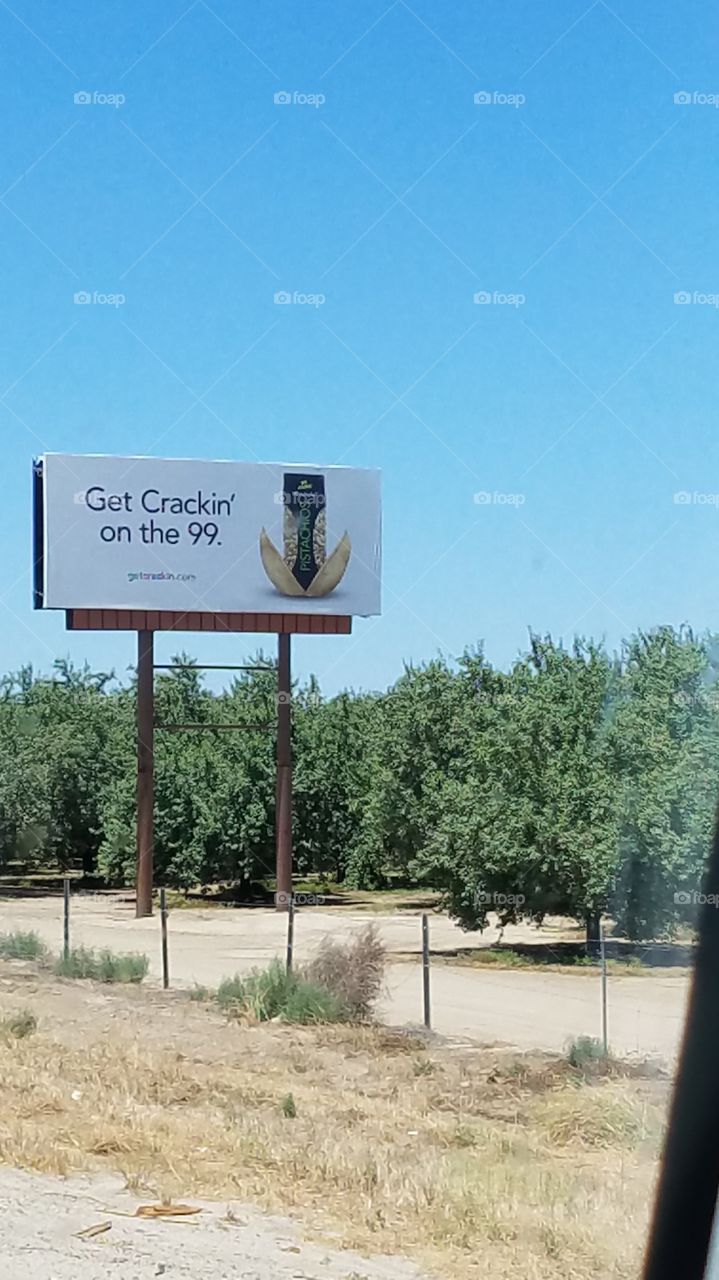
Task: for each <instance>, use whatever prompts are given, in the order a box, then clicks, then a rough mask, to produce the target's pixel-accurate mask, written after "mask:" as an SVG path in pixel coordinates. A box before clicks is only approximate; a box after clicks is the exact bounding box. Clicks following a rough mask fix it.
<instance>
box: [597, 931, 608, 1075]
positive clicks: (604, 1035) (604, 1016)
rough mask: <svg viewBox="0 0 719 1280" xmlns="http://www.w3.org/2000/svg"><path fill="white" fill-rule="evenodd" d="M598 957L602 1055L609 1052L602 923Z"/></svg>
mask: <svg viewBox="0 0 719 1280" xmlns="http://www.w3.org/2000/svg"><path fill="white" fill-rule="evenodd" d="M599 959H600V965H601V980H602V1046H603V1048H604V1056H605V1057H606V1056H607V1054H608V1053H609V1034H608V1030H607V953H606V950H605V947H604V925H603V924H602V923H600V925H599Z"/></svg>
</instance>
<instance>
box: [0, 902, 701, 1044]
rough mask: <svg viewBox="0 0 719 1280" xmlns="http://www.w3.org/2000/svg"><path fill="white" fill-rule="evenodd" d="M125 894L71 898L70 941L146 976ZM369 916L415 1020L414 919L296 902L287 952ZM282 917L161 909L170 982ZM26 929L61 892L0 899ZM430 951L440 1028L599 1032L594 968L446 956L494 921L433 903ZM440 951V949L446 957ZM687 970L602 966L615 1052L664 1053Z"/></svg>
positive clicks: (145, 945) (393, 981) (246, 947)
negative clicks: (136, 958)
mask: <svg viewBox="0 0 719 1280" xmlns="http://www.w3.org/2000/svg"><path fill="white" fill-rule="evenodd" d="M133 912H134V906H133V904H132V902H131V901H130V899H129V897H128V896H127V895H123V894H114V895H110V894H98V895H82V896H78V897H77V898H74V899H73V903H72V930H71V935H72V943H73V945H78V944H83V945H85V946H90V947H110V948H111V949H112V950H114V951H143V952H145V953H146V954H147V955H148V957H149V959H150V980H151V981H154V982H157V981H158V980H159V978H160V973H161V969H160V934H159V921H158V919H157V918H156V917H155V918H153V919H147V920H136V919H135V918H134V914H133ZM369 918H371V919H373V920H374V922H375V924H376V925H377V927H378V928H379V929H380V931H381V933H382V936H383V938H384V940H385V942H386V944H387V947H388V949H389V952H390V955H391V958H392V963H391V964H390V966H389V969H388V981H387V997H386V999H385V1000H384V1002H383V1005H382V1009H381V1014H382V1016H383V1018H384V1019H385V1020H386V1021H387V1022H388V1023H391V1024H394V1025H400V1026H411V1025H417V1024H419V1023H420V1022H421V1020H422V977H421V972H420V969H419V966H418V963H417V960H418V956H419V952H420V945H421V944H420V918H419V915H418V914H416V913H411V912H395V913H392V914H386V915H373V916H368V915H367V913H366V912H363V911H358V910H353V909H351V908H348V907H340V908H326V907H322V908H307V909H302V910H300V911H298V912H297V916H296V922H295V955H296V958H297V961H298V963H302V961H303V960H305V959H307V958H309V957H310V956H311V954H312V952H313V951H314V949H315V948H316V947H317V945H318V944H319V942H320V941H321V940H322V938H324V937H326V936H327V935H330V934H331V935H335V936H341V937H344V936H346V935H347V933H348V932H351V931H353V930H355V929H359V928H361V927H362V926H363V925H364V924H366V923H367V920H368V919H369ZM286 927H287V926H286V918H285V917H284V916H282V915H281V914H278V913H277V912H275V911H272V910H268V909H264V908H246V909H231V908H200V909H191V910H177V911H173V912H171V914H170V924H169V929H170V969H171V981H172V985H173V987H175V986H177V987H188V986H192V985H193V984H200V985H204V986H209V987H216V986H217V984H218V983H219V982H220V980H221V979H222V978H223V977H226V976H228V975H230V974H233V973H236V972H247V970H248V969H251V968H252V967H253V966H257V965H263V964H265V963H266V962H267V961H268V960H269V959H271V957H272V956H274V955H283V954H284V949H285V931H286ZM17 929H22V930H25V929H33V930H36V931H37V932H38V933H39V934H40V936H41V937H42V938H43V940H44V941H45V942H46V943H47V945H48V946H49V947H51V949H53V950H55V951H59V950H60V948H61V946H62V901H61V900H60V899H59V898H57V897H50V896H48V897H32V898H20V897H18V898H12V899H2V900H0V932H9V931H11V930H17ZM430 936H431V946H432V949H433V951H435V952H437V953H442V959H441V962H439V961H438V962H437V963H436V964H434V965H433V968H432V1025H433V1027H434V1029H435V1030H436V1031H438V1032H439V1033H440V1034H442V1035H444V1036H450V1037H459V1038H463V1039H469V1040H476V1041H482V1042H484V1043H487V1042H495V1043H497V1044H506V1045H512V1046H515V1047H517V1048H521V1049H535V1048H536V1049H543V1050H549V1051H555V1052H558V1051H561V1050H562V1049H564V1048H565V1047H566V1044H567V1043H568V1042H569V1041H570V1040H572V1039H575V1038H576V1037H577V1036H580V1035H590V1036H599V1035H600V1028H601V996H600V985H599V976H598V973H597V971H596V970H593V969H590V970H583V969H579V970H577V971H576V972H556V971H536V972H535V971H530V970H520V969H508V970H501V969H472V968H468V967H465V966H464V965H459V964H457V965H453V964H452V963H451V953H452V952H453V951H458V950H460V951H461V950H464V949H466V948H477V947H489V946H491V945H492V943H493V942H494V941H495V940H496V938H497V936H498V931H497V929H496V928H490V929H488V930H486V931H485V933H484V934H481V933H471V932H470V933H465V932H463V931H462V930H460V929H459V928H458V927H457V926H456V925H454V924H453V923H452V922H451V921H450V920H448V919H447V917H446V916H444V915H441V914H434V913H433V914H432V915H431V917H430ZM580 936H581V935H580V933H579V931H578V930H577V929H576V927H573V926H572V925H571V924H570V923H569V922H566V921H565V922H562V921H553V922H551V923H549V924H547V925H546V926H545V927H543V928H541V929H537V928H534V927H530V926H526V925H525V926H521V927H515V928H513V927H509V928H507V929H506V930H505V932H504V940H505V941H506V942H510V943H512V942H515V943H516V942H527V941H533V942H544V943H546V944H548V945H550V946H551V945H552V944H556V943H560V942H562V941H566V940H574V941H576V940H577V939H578V938H580ZM448 957H449V958H448ZM688 985H689V981H688V975H687V973H686V972H685V971H672V970H656V971H654V972H651V973H648V974H640V975H634V974H626V975H620V976H617V975H615V974H612V975H610V980H609V999H608V1007H609V1039H610V1044H611V1047H612V1049H613V1051H614V1052H615V1053H618V1054H620V1055H639V1056H650V1057H658V1058H661V1059H663V1060H664V1061H672V1060H673V1059H674V1058H675V1056H676V1053H677V1050H678V1045H679V1040H680V1035H681V1029H682V1025H683V1019H684V1012H685V1005H686V998H687V994H688Z"/></svg>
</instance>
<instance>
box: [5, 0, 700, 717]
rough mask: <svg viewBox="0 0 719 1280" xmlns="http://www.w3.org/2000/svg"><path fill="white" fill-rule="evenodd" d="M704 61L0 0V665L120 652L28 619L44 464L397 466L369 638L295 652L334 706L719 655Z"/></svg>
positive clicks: (650, 29)
mask: <svg viewBox="0 0 719 1280" xmlns="http://www.w3.org/2000/svg"><path fill="white" fill-rule="evenodd" d="M716 35H717V32H716V16H715V14H714V13H713V11H712V9H711V7H710V6H709V5H708V4H701V5H700V4H699V3H697V2H696V0H688V2H685V3H683V4H682V5H666V6H662V5H656V4H654V3H649V0H612V3H611V4H606V3H604V2H603V0H597V2H596V3H593V4H590V5H587V3H586V0H553V3H552V4H544V5H538V4H537V3H536V0H519V2H516V3H508V2H507V0H485V2H484V3H476V2H475V3H467V2H466V0H457V2H456V3H454V4H451V5H449V4H446V3H444V0H411V3H405V0H396V2H395V3H391V4H388V3H387V0H358V2H357V3H354V4H348V3H343V4H337V3H336V0H303V2H302V3H301V4H298V3H297V0H293V2H290V0H266V2H265V3H263V4H255V5H251V6H250V5H243V4H239V3H236V2H232V0H207V2H205V0H195V2H194V3H188V0H158V2H156V3H151V4H148V3H146V0H114V2H112V0H110V2H108V3H103V4H100V5H98V4H94V3H91V0H63V3H62V4H57V3H56V0H52V2H51V0H11V2H10V3H5V0H1V2H0V47H1V49H2V53H1V54H0V57H1V58H2V74H1V75H0V103H1V107H2V118H3V121H4V128H3V143H4V145H3V148H2V156H1V157H0V170H1V172H0V190H1V192H2V195H1V203H0V220H1V222H2V238H1V240H0V255H1V257H2V278H3V298H2V301H3V309H4V312H5V327H4V341H3V343H2V346H1V347H0V366H1V367H0V386H1V388H2V398H1V400H0V430H1V431H2V440H3V444H4V448H3V476H2V504H1V505H0V536H1V538H2V547H3V555H2V560H1V562H0V601H1V602H2V606H3V612H2V624H3V625H2V627H1V628H0V667H1V668H2V669H3V670H7V669H9V668H16V667H17V666H19V665H20V664H21V663H22V662H26V661H32V662H34V663H36V664H37V665H39V666H40V667H43V668H47V667H48V666H49V664H50V663H51V661H52V658H53V657H54V656H56V655H57V656H59V655H63V654H68V653H69V654H70V655H71V656H72V657H73V658H75V659H76V660H78V661H81V660H83V659H84V658H85V657H87V658H88V659H89V660H90V661H91V663H93V665H95V666H97V667H100V668H103V669H106V668H107V667H109V666H115V667H116V668H117V669H118V670H120V671H122V670H124V668H125V667H126V666H127V665H128V664H129V663H130V662H131V661H132V660H133V653H134V642H133V637H132V636H131V635H119V636H116V637H113V636H88V635H75V636H67V635H66V634H65V631H64V618H63V615H62V614H51V613H46V614H34V613H33V612H32V608H31V572H30V570H31V519H30V516H31V508H30V468H31V459H32V457H33V454H36V453H39V452H42V451H43V450H52V451H65V450H66V451H77V452H105V453H128V454H137V453H143V454H144V453H149V454H156V455H159V456H163V455H165V456H184V457H187V456H195V455H197V456H205V457H218V458H237V459H248V460H255V459H258V458H259V459H266V460H270V461H275V460H291V461H303V460H308V461H314V462H318V463H326V464H329V463H336V462H343V463H347V464H355V465H358V466H378V467H380V468H382V471H383V490H384V583H385V586H384V616H383V617H382V618H381V619H372V620H367V621H357V622H356V623H355V630H354V634H353V636H352V637H351V638H349V639H346V638H340V639H321V638H316V639H309V638H307V639H303V640H301V641H298V642H297V644H296V646H295V669H296V671H297V673H298V674H306V673H307V672H308V671H310V670H313V671H315V672H316V673H317V674H318V675H319V677H320V680H321V682H322V684H323V687H324V688H325V689H326V690H327V691H328V692H333V691H335V690H336V689H338V688H341V687H343V686H346V685H352V686H354V687H365V688H377V687H382V686H384V685H386V684H387V683H388V682H390V681H391V680H392V679H394V678H395V676H396V675H397V674H398V673H399V672H400V670H401V664H402V660H403V659H415V660H419V659H422V658H427V657H430V656H432V655H433V654H435V653H437V652H438V651H441V652H443V653H445V654H446V655H447V656H453V655H456V654H458V653H460V652H461V651H462V649H463V648H464V647H465V646H466V645H469V644H475V643H476V642H478V641H480V640H481V641H483V642H484V643H485V646H486V650H487V653H488V655H489V657H490V658H491V659H492V660H493V661H495V662H497V663H499V664H506V663H508V662H510V661H511V660H512V658H513V657H514V655H515V654H516V653H517V651H518V650H519V649H521V648H522V647H523V646H524V645H525V642H526V638H527V628H528V627H532V628H533V629H535V630H540V631H542V632H546V631H550V632H551V633H552V634H553V635H554V636H555V637H563V638H565V639H570V638H571V636H572V635H573V633H574V632H575V631H580V632H583V633H585V634H592V635H594V636H596V637H600V636H604V637H605V638H606V639H607V641H608V643H609V644H610V645H614V644H616V643H617V642H618V641H619V639H620V638H621V637H622V636H623V635H627V634H628V633H629V632H630V631H631V630H632V629H634V628H637V627H649V626H652V625H654V624H658V623H662V622H671V623H675V624H679V623H681V622H685V621H686V622H690V623H692V624H693V625H694V626H696V627H697V628H699V629H702V628H705V627H711V628H715V627H717V625H718V621H717V614H716V611H715V609H714V605H713V601H714V598H715V591H714V587H713V578H714V573H713V567H714V557H715V556H716V555H717V551H718V550H719V466H718V465H717V464H718V462H719V433H718V432H717V425H716V422H717V407H716V406H717V398H718V397H717V382H718V381H719V361H718V360H717V353H718V351H719V306H717V305H715V304H717V303H719V266H718V263H717V255H718V253H719V248H718V246H719V199H717V195H718V184H717V158H716V157H717V140H718V137H719V109H717V106H716V105H715V102H714V101H712V100H713V99H717V98H718V95H719V72H718V71H717V58H716V52H717V40H716ZM77 94H80V95H81V97H82V96H84V97H87V96H88V95H89V97H90V101H82V100H80V101H77V102H76V101H75V95H77ZM277 94H280V95H281V96H282V97H284V98H287V96H289V99H290V100H289V101H282V100H281V101H275V95H277ZM676 94H679V95H680V97H682V96H683V97H684V98H687V97H688V99H689V100H688V101H681V100H680V101H678V102H677V101H675V95H676ZM118 95H120V97H118ZM475 95H480V101H475ZM121 98H124V101H122V100H121ZM487 99H488V100H487ZM83 291H84V292H86V293H89V294H90V295H93V294H94V295H95V296H96V297H99V298H100V299H101V298H103V297H104V298H107V297H108V295H114V296H115V302H116V305H114V304H113V303H112V302H108V301H104V302H103V301H101V300H98V301H93V302H90V303H88V304H84V305H82V304H78V303H76V302H75V300H74V297H75V294H76V293H80V292H83ZM279 291H287V292H289V293H298V294H300V295H313V296H314V300H315V301H314V304H313V303H311V302H300V301H297V302H292V303H290V304H286V305H281V304H277V303H276V302H275V300H274V298H275V293H276V292H279ZM477 294H480V295H484V296H485V297H487V296H489V298H490V301H484V302H477V301H475V295H477ZM676 294H680V295H685V296H688V298H689V301H688V302H684V303H678V302H677V301H675V295H676ZM117 295H121V296H123V297H124V301H122V302H118V299H117ZM320 299H324V300H323V301H321V300H320ZM676 494H680V495H682V496H683V499H684V500H682V501H676V499H675V495H676ZM482 496H483V497H484V499H486V498H487V496H488V497H489V500H479V498H480V497H482ZM710 588H711V589H710ZM184 644H185V647H186V648H188V649H190V650H191V651H192V652H194V653H195V654H196V655H197V656H198V657H199V658H200V659H201V660H205V661H207V662H220V661H227V662H232V661H241V660H242V655H243V654H244V653H246V652H249V651H251V650H252V648H253V647H254V641H253V640H252V639H251V638H248V639H247V641H246V642H245V638H244V637H237V638H232V639H227V638H223V639H222V640H215V641H211V640H208V639H204V638H203V639H202V640H200V639H199V638H198V639H196V638H194V637H191V636H188V637H186V638H184ZM178 647H179V646H178V644H177V642H176V641H175V642H174V643H173V642H172V641H170V640H163V641H162V642H161V643H160V646H159V659H158V660H160V661H163V660H166V658H167V656H169V654H170V653H171V652H172V650H173V649H175V648H178Z"/></svg>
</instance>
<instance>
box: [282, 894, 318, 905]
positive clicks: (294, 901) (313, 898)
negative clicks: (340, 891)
mask: <svg viewBox="0 0 719 1280" xmlns="http://www.w3.org/2000/svg"><path fill="white" fill-rule="evenodd" d="M326 901H327V899H326V898H323V896H322V894H321V893H282V892H280V893H276V894H275V906H276V907H289V906H290V904H291V905H292V906H293V907H323V906H324V905H325V902H326Z"/></svg>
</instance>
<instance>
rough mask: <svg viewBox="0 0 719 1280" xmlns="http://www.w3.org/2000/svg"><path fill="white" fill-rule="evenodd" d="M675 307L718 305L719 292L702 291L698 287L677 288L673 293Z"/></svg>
mask: <svg viewBox="0 0 719 1280" xmlns="http://www.w3.org/2000/svg"><path fill="white" fill-rule="evenodd" d="M674 306H675V307H691V306H695V307H719V293H702V292H701V291H700V290H699V289H693V290H692V292H691V293H690V292H689V290H688V289H679V290H678V291H677V292H676V293H675V294H674Z"/></svg>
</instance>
